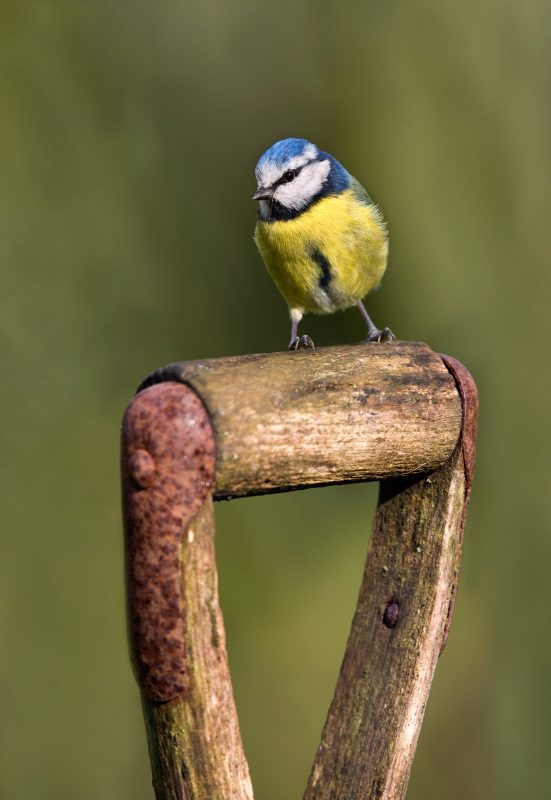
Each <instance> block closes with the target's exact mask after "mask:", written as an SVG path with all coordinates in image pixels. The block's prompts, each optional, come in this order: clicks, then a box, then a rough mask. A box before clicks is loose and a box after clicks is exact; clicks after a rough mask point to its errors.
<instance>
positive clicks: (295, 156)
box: [253, 139, 350, 220]
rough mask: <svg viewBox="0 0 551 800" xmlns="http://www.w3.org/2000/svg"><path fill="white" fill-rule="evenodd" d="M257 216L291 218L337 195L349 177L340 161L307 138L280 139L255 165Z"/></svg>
mask: <svg viewBox="0 0 551 800" xmlns="http://www.w3.org/2000/svg"><path fill="white" fill-rule="evenodd" d="M255 174H256V180H257V183H258V189H257V191H256V192H255V194H254V195H253V200H258V213H259V216H260V218H261V219H263V220H276V219H292V218H293V217H296V216H298V215H299V214H300V213H302V212H303V211H305V210H306V209H307V208H308V207H309V206H310V205H312V203H314V202H315V201H316V200H318V199H320V198H321V197H324V196H325V195H327V194H338V193H339V192H341V191H343V190H344V189H346V188H347V187H348V185H349V181H350V176H349V175H348V173H347V172H346V170H345V169H344V167H342V166H341V165H340V164H339V162H338V161H337V160H336V159H335V158H333V156H330V155H329V154H328V153H324V152H322V151H321V150H318V148H317V147H316V145H315V144H312V143H311V142H308V141H307V140H306V139H283V140H282V141H280V142H276V143H275V144H274V145H272V146H271V147H270V148H269V149H268V150H266V152H265V153H264V155H262V156H261V157H260V159H259V161H258V164H257V165H256V170H255Z"/></svg>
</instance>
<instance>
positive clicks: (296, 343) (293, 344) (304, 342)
mask: <svg viewBox="0 0 551 800" xmlns="http://www.w3.org/2000/svg"><path fill="white" fill-rule="evenodd" d="M315 349H316V347H315V345H314V342H313V341H312V340H311V339H310V337H309V336H306V335H303V336H295V338H294V339H291V341H290V342H289V350H315Z"/></svg>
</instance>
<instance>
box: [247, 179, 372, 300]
mask: <svg viewBox="0 0 551 800" xmlns="http://www.w3.org/2000/svg"><path fill="white" fill-rule="evenodd" d="M255 241H256V244H257V246H258V249H259V250H260V253H261V255H262V258H263V259H264V263H265V264H266V268H267V269H268V272H269V273H270V275H271V276H272V278H273V280H274V282H275V284H276V285H277V287H278V289H279V291H280V292H281V294H282V295H283V297H284V298H285V300H286V301H287V304H288V305H289V307H290V308H298V309H300V310H301V311H304V312H315V313H321V314H323V313H330V312H331V311H336V310H337V309H343V308H348V307H349V306H352V305H354V304H355V303H356V302H357V301H358V300H360V299H361V298H362V297H364V296H365V295H366V294H367V293H368V292H369V291H370V290H371V289H373V288H375V287H376V286H377V285H378V284H379V283H380V281H381V278H382V277H383V273H384V271H385V268H386V262H387V255H388V238H387V233H386V226H385V223H384V221H383V218H382V214H381V212H380V211H379V209H378V207H377V206H376V205H374V204H371V205H366V204H364V203H361V202H359V201H358V198H357V196H356V195H355V194H354V192H353V191H352V190H347V191H345V192H342V193H341V194H339V195H336V196H330V197H324V198H322V199H321V200H319V201H318V202H316V203H314V204H313V205H312V206H311V208H309V209H307V210H306V211H304V212H303V213H302V214H299V216H297V217H295V218H294V219H290V220H281V221H275V222H264V221H262V220H259V221H258V222H257V225H256V229H255Z"/></svg>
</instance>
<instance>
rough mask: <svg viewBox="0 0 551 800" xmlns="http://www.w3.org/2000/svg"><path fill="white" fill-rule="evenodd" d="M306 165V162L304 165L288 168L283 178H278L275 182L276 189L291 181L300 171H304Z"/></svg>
mask: <svg viewBox="0 0 551 800" xmlns="http://www.w3.org/2000/svg"><path fill="white" fill-rule="evenodd" d="M308 163H310V162H308ZM305 166H306V164H303V166H302V167H296V169H286V170H285V172H284V173H283V175H282V176H281V178H278V179H277V181H276V182H275V183H274V185H273V186H274V189H276V188H277V187H278V186H282V185H283V184H284V183H290V182H291V181H292V180H294V179H295V178H296V176H297V175H298V174H299V173H300V172H302V169H303V167H305Z"/></svg>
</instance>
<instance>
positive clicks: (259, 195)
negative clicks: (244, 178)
mask: <svg viewBox="0 0 551 800" xmlns="http://www.w3.org/2000/svg"><path fill="white" fill-rule="evenodd" d="M271 196H272V190H271V189H269V188H268V187H267V186H259V187H258V189H257V190H256V192H255V193H254V194H253V200H268V199H269V198H270V197H271Z"/></svg>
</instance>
